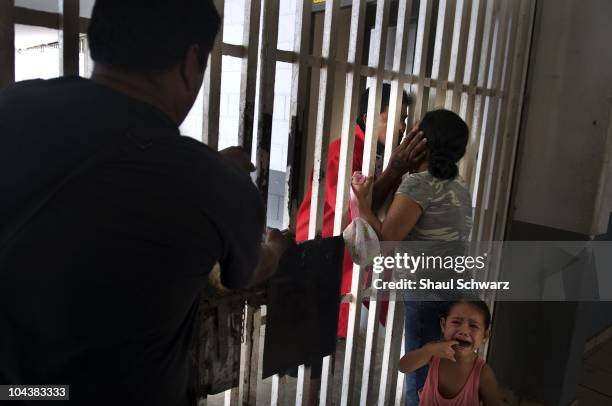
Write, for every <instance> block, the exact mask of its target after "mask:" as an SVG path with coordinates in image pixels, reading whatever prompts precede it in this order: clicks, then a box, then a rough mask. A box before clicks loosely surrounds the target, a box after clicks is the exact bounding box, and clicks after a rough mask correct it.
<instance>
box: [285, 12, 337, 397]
mask: <svg viewBox="0 0 612 406" xmlns="http://www.w3.org/2000/svg"><path fill="white" fill-rule="evenodd" d="M339 9H340V0H327V1H326V2H325V17H324V21H323V38H322V47H321V57H322V60H324V61H325V63H324V65H323V66H322V67H321V70H320V78H319V98H318V100H317V121H316V127H315V148H314V167H313V179H312V198H311V202H310V219H309V224H308V238H309V239H314V238H315V237H317V236H319V235H320V234H321V229H322V227H323V206H324V203H325V184H326V179H325V177H326V175H327V174H326V172H327V171H326V168H327V159H328V156H327V151H328V148H329V137H330V129H331V122H332V117H331V115H332V101H333V91H334V76H335V67H336V48H337V42H336V41H335V37H336V35H335V33H336V30H337V29H338V27H337V20H338V12H339ZM325 367H326V368H327V370H328V371H329V368H330V366H329V359H328V360H327V361H326V362H325ZM309 369H310V368H307V367H305V366H304V365H300V367H299V369H298V386H297V391H296V392H297V393H296V405H301V404H302V402H303V401H304V400H305V397H307V396H310V384H311V382H310V371H309ZM312 401H313V400H312V399H309V400H308V403H310V402H312Z"/></svg>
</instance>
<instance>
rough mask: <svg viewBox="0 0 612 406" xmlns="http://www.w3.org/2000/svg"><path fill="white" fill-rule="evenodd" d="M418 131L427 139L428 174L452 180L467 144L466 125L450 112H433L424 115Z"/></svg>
mask: <svg viewBox="0 0 612 406" xmlns="http://www.w3.org/2000/svg"><path fill="white" fill-rule="evenodd" d="M420 129H421V131H423V134H424V135H425V137H426V138H427V148H428V150H429V173H431V175H432V176H434V177H436V178H439V179H453V178H454V177H455V176H457V174H458V173H459V168H457V161H459V160H460V159H461V158H462V157H463V155H464V154H465V147H466V146H467V143H468V138H469V131H468V126H467V124H466V123H465V121H463V119H462V118H461V117H459V116H458V115H457V114H455V113H453V112H452V111H449V110H434V111H430V112H428V113H427V114H425V117H423V120H421V124H420Z"/></svg>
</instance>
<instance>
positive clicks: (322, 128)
mask: <svg viewBox="0 0 612 406" xmlns="http://www.w3.org/2000/svg"><path fill="white" fill-rule="evenodd" d="M339 9H340V0H328V1H326V2H325V20H324V22H323V46H322V49H321V56H322V58H325V59H327V60H328V64H327V65H326V66H323V67H321V72H320V78H319V98H318V101H317V122H316V129H315V148H314V167H313V178H312V200H311V203H310V220H309V224H308V238H309V239H314V238H315V237H316V236H318V235H320V234H321V229H322V226H323V204H324V203H325V176H326V170H325V169H326V168H327V151H328V147H329V137H330V134H329V133H330V129H331V122H332V117H331V115H332V95H333V91H334V76H335V75H334V73H335V71H334V70H335V63H334V61H335V59H336V46H337V41H335V32H336V30H337V28H338V27H337V22H336V21H337V18H338V17H337V16H338V10H339Z"/></svg>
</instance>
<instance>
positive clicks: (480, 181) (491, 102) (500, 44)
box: [472, 2, 510, 241]
mask: <svg viewBox="0 0 612 406" xmlns="http://www.w3.org/2000/svg"><path fill="white" fill-rule="evenodd" d="M509 6H510V5H509V3H508V2H504V3H503V4H502V5H501V7H502V9H501V10H499V12H498V13H496V16H495V24H494V26H495V29H494V48H493V49H492V54H491V61H490V65H489V66H490V68H489V69H488V70H490V71H491V75H490V77H489V85H490V86H491V87H494V88H497V89H499V88H500V86H501V80H502V74H503V67H504V66H503V65H504V64H503V60H504V59H503V58H504V55H505V51H506V47H507V43H506V35H507V34H508V28H509V27H508V25H509V22H510V21H509V19H508V18H506V17H507V16H508V14H509V13H508V10H507V9H508V8H509ZM498 107H499V99H498V98H496V97H489V98H487V100H485V103H484V110H483V125H482V126H483V131H482V135H481V137H480V148H479V154H478V160H477V162H476V171H475V177H474V192H473V195H472V199H473V202H474V204H473V206H474V207H475V208H476V211H475V213H474V224H473V227H472V236H473V237H474V240H476V241H479V240H480V238H481V234H482V232H481V228H480V224H481V222H482V216H483V214H484V205H483V203H484V202H485V199H484V196H485V193H484V192H485V190H484V185H485V179H486V168H487V162H488V160H489V158H490V157H489V155H490V152H491V146H492V145H493V137H494V135H495V128H496V124H497V118H498Z"/></svg>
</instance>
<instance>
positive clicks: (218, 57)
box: [0, 0, 536, 405]
mask: <svg viewBox="0 0 612 406" xmlns="http://www.w3.org/2000/svg"><path fill="white" fill-rule="evenodd" d="M214 1H215V5H216V6H217V8H218V10H219V11H220V13H221V14H222V15H223V10H224V7H225V3H226V2H230V1H232V0H225V1H224V0H214ZM279 1H284V0H263V1H262V0H244V15H245V21H244V29H243V42H242V45H234V44H229V43H225V42H223V39H222V32H221V34H220V35H219V36H218V37H217V39H216V41H215V45H214V47H213V50H212V52H211V55H210V58H209V61H208V66H207V70H206V79H205V83H204V86H203V93H204V112H203V113H204V114H203V130H202V140H203V141H204V142H205V143H207V144H209V146H211V147H212V148H214V149H217V147H218V139H219V104H220V84H221V81H222V80H223V77H222V76H223V74H222V57H223V56H231V57H236V58H242V71H241V79H240V82H241V83H240V118H239V132H238V140H239V141H238V142H239V144H240V145H242V146H244V147H245V148H247V149H248V150H252V148H253V136H254V128H257V131H256V135H257V138H258V141H257V145H256V157H257V158H256V164H257V181H256V183H257V185H258V187H260V190H261V191H262V194H263V196H264V197H266V196H267V182H268V169H269V152H270V137H271V125H270V120H271V117H272V114H273V113H274V112H273V107H274V91H273V89H274V82H275V69H276V63H277V62H284V63H290V64H292V65H293V71H292V79H293V80H292V85H291V96H290V120H291V125H290V131H289V134H288V138H289V150H288V158H287V171H286V178H285V179H286V187H285V190H286V194H285V201H284V205H283V224H284V225H285V226H293V225H294V224H295V213H296V210H297V206H298V205H299V203H300V202H299V200H298V196H299V193H298V190H297V188H296V186H297V185H298V184H299V181H298V179H297V177H296V172H298V171H296V169H297V168H298V167H300V165H301V162H302V160H303V159H304V158H305V156H304V151H303V150H297V149H296V148H294V147H295V146H299V145H302V146H303V145H304V144H303V143H302V141H303V137H305V134H306V129H307V126H308V125H309V123H307V122H306V121H307V112H308V111H309V109H316V111H317V116H316V117H317V118H316V123H314V124H315V125H316V131H315V150H314V156H315V160H314V176H313V185H312V186H313V194H312V202H311V208H312V211H311V216H310V220H311V221H310V230H309V237H310V238H314V237H315V236H317V235H320V232H321V226H322V217H323V213H322V210H323V202H324V199H325V195H324V194H325V188H324V187H321V185H324V182H325V176H326V173H325V167H326V164H327V148H328V144H329V140H330V128H331V115H332V109H331V100H332V97H331V96H332V94H333V81H334V74H335V73H336V72H338V71H340V72H343V73H344V74H345V86H344V89H345V100H344V103H343V109H342V127H341V128H342V130H341V134H340V136H341V156H340V170H339V175H338V189H337V198H336V208H335V209H336V212H335V219H334V234H335V235H338V234H340V233H341V231H342V229H343V228H344V227H345V225H346V213H347V210H348V207H347V206H348V194H349V187H350V175H351V173H350V171H351V168H352V154H353V148H354V139H353V134H352V132H353V120H354V119H355V116H356V106H357V100H358V97H359V91H360V80H361V78H362V77H370V78H372V79H371V80H372V85H371V91H370V100H369V101H368V117H369V118H370V119H369V120H367V121H368V122H367V126H366V145H365V150H364V168H363V171H364V173H366V174H372V173H373V169H374V160H375V152H376V150H375V147H376V139H375V137H374V131H373V129H374V124H375V123H374V122H375V120H376V117H377V114H375V113H377V111H378V109H379V108H380V103H381V100H380V99H381V95H380V89H381V85H382V81H383V80H385V81H390V82H391V86H392V91H391V100H390V105H389V117H390V118H392V119H390V120H389V126H388V128H387V135H386V136H387V140H388V142H386V147H385V153H384V165H385V166H386V165H387V164H388V163H389V159H390V156H391V155H390V154H391V146H392V145H395V144H396V143H395V142H394V141H395V140H396V138H395V137H397V131H396V129H397V126H398V125H399V117H400V107H401V94H402V93H401V92H402V90H404V89H412V91H413V93H415V103H414V104H413V105H412V106H411V107H410V116H411V117H414V119H415V120H418V119H420V118H422V117H423V115H424V114H425V112H426V111H427V110H428V109H431V108H435V107H443V106H444V107H446V108H449V109H451V110H453V111H455V112H457V113H459V114H460V115H461V116H462V117H463V118H464V119H465V120H466V122H467V123H468V125H469V127H470V141H469V145H468V148H467V152H466V156H465V158H464V160H463V162H462V163H461V166H460V171H461V174H462V176H463V177H464V178H465V179H466V181H467V182H468V184H469V185H470V188H471V190H472V191H473V205H474V208H475V218H474V231H473V235H472V238H473V240H478V241H492V240H501V239H502V238H503V236H504V231H505V223H506V219H507V212H508V205H509V199H510V188H511V183H512V176H513V171H514V161H515V156H516V147H517V141H518V135H519V130H520V127H519V124H520V117H521V113H522V104H523V97H524V87H525V83H526V72H527V64H528V56H529V51H530V44H531V37H532V34H533V23H534V18H535V3H536V1H535V0H440V1H439V2H435V1H433V0H420V1H419V0H400V1H399V2H398V4H397V15H398V17H397V31H396V39H395V49H394V58H393V67H392V68H391V69H390V70H387V69H385V63H384V62H385V59H386V58H385V55H384V50H385V49H386V46H385V42H386V39H387V29H388V24H389V14H390V13H391V12H392V11H394V10H390V7H391V1H390V0H385V1H381V0H379V1H378V2H377V4H376V17H375V26H374V35H373V36H372V39H371V40H372V41H374V43H375V48H374V49H375V54H376V55H375V56H374V58H373V61H374V63H373V64H372V66H368V65H367V64H366V65H364V64H363V62H362V60H361V56H362V54H363V47H364V31H365V30H366V29H368V28H367V27H366V25H365V11H366V6H367V3H368V1H366V0H354V1H353V2H352V9H351V19H350V21H351V23H350V33H349V39H348V41H349V44H348V45H349V46H348V49H349V51H348V57H347V59H346V60H337V58H336V48H337V41H336V38H337V36H336V35H334V32H335V30H337V29H338V27H337V21H338V14H339V10H340V7H341V5H344V4H345V3H346V2H342V4H341V2H340V0H333V1H332V0H328V1H327V2H325V20H324V24H323V34H324V35H323V43H322V53H321V56H316V55H313V54H312V52H311V46H310V45H311V41H310V36H311V25H312V24H311V19H312V4H311V3H310V2H309V1H299V0H297V1H295V2H294V4H295V14H296V24H295V37H294V49H293V51H282V50H278V49H277V44H276V42H277V41H276V39H277V37H278V23H279V21H278V19H279V17H278V7H279ZM417 1H418V2H419V8H418V15H416V16H412V15H411V10H412V9H413V7H412V5H413V4H415V3H416V2H417ZM262 5H263V11H262ZM59 6H60V7H59V10H60V13H59V14H54V13H45V12H39V11H34V10H27V9H22V8H20V7H15V6H14V0H3V1H2V2H0V87H2V86H6V85H8V84H10V83H12V82H13V81H14V78H15V71H14V70H15V49H14V36H15V34H14V33H15V28H14V24H15V23H21V24H31V25H41V26H45V27H50V28H56V29H60V30H61V36H60V41H59V42H60V48H61V50H62V52H61V58H62V59H61V63H62V67H63V70H62V72H63V74H74V73H78V34H79V32H84V30H85V29H86V26H87V23H88V21H87V20H86V19H83V18H79V17H78V16H79V4H78V1H76V0H63V1H61V0H59ZM60 15H61V16H62V17H61V18H60ZM262 16H263V18H262ZM415 20H416V21H417V33H416V44H415V50H414V58H413V59H414V63H413V66H406V59H407V58H406V55H407V52H408V49H409V46H408V31H409V26H410V24H411V22H412V21H415ZM260 22H261V24H260ZM260 33H261V38H262V44H261V47H260V44H259V38H260ZM75 44H76V45H75ZM258 67H259V74H258V73H257V72H258ZM309 69H312V70H313V71H317V72H319V74H320V78H321V79H320V82H319V92H318V98H317V99H316V100H313V101H312V103H310V104H311V106H308V105H307V104H308V103H307V102H308V94H307V93H308V82H309V79H310V78H309V75H308V71H309ZM407 72H408V73H407ZM256 97H258V103H256ZM256 105H257V111H255V106H256ZM372 118H373V119H372ZM255 119H257V122H255ZM312 124H313V123H310V125H312ZM408 127H410V125H408ZM306 187H308V185H306ZM487 246H489V245H487ZM495 260H496V261H498V260H499V258H498V257H495ZM494 262H495V261H494ZM496 263H498V262H496ZM490 272H497V269H496V267H495V266H494V267H492V269H491V270H490ZM362 274H363V272H362V269H360V267H358V266H356V265H355V266H354V269H353V281H352V286H351V291H350V293H349V294H347V295H345V296H344V297H343V298H342V301H343V302H348V303H349V325H348V333H347V340H346V349H345V357H344V360H343V362H341V363H340V364H341V365H342V367H343V368H342V371H334V367H333V361H334V360H333V358H332V357H326V358H325V359H324V360H323V371H322V372H323V373H322V378H321V382H320V391H319V403H320V404H323V405H327V404H332V403H333V401H334V399H333V398H334V396H333V395H334V390H335V389H336V388H333V381H334V374H338V373H340V374H341V387H340V388H337V390H339V391H340V403H341V404H342V405H352V404H357V403H360V404H367V405H369V404H374V403H377V404H379V405H384V404H395V405H400V404H402V403H403V382H404V381H403V375H402V374H400V373H398V372H397V368H396V367H395V365H396V361H397V358H398V357H399V356H400V355H401V354H402V353H403V351H404V340H405V337H404V335H403V315H402V310H403V309H402V307H403V306H401V303H398V302H392V303H391V306H390V308H389V314H388V319H387V320H388V321H387V326H386V328H385V337H384V347H383V348H384V350H383V353H382V360H381V364H382V368H381V376H380V386H379V387H374V386H373V383H372V382H373V380H372V379H373V365H374V363H375V357H376V356H377V354H376V352H375V350H376V342H377V340H378V333H377V330H378V328H379V326H378V313H379V306H378V305H377V304H378V301H377V300H376V299H377V298H376V295H375V291H373V290H372V289H371V288H370V289H364V287H363V286H361V280H362ZM372 292H374V293H372ZM368 296H373V297H371V301H370V310H369V312H368V326H367V330H366V337H365V342H366V351H365V354H359V352H358V351H357V345H356V342H357V340H358V339H359V338H360V337H359V329H358V325H359V320H360V313H361V310H362V306H361V302H362V299H363V298H364V297H368ZM488 299H489V301H490V304H491V305H493V304H494V302H493V299H494V298H488ZM244 330H245V334H244V344H243V346H242V349H241V352H242V358H241V371H240V377H241V379H240V384H239V387H238V388H234V389H232V390H229V391H227V392H226V394H225V403H226V404H227V405H238V404H243V405H246V404H249V405H252V404H256V395H257V391H258V387H259V383H260V382H261V359H262V358H261V356H262V352H263V348H262V346H263V334H265V306H262V303H247V304H246V306H245V329H244ZM358 357H359V359H362V358H361V357H363V361H364V365H365V367H364V368H363V370H362V371H361V372H362V376H361V380H362V384H363V385H362V387H361V389H362V390H360V391H356V390H355V378H356V376H357V374H358V373H359V372H360V371H356V367H355V366H356V365H357V361H358ZM309 375H310V371H309V370H308V368H306V367H304V366H300V368H299V373H298V380H297V387H296V397H295V399H289V398H288V397H287V396H286V395H287V393H288V391H287V389H288V387H287V385H289V382H288V380H287V379H286V378H280V377H278V376H274V377H273V378H272V393H271V404H272V405H285V404H293V403H295V404H296V405H302V404H304V403H307V402H308V401H309V399H308V396H309V394H310V392H311V391H310V389H309V386H310V385H311V383H316V382H311V380H310V376H309Z"/></svg>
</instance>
